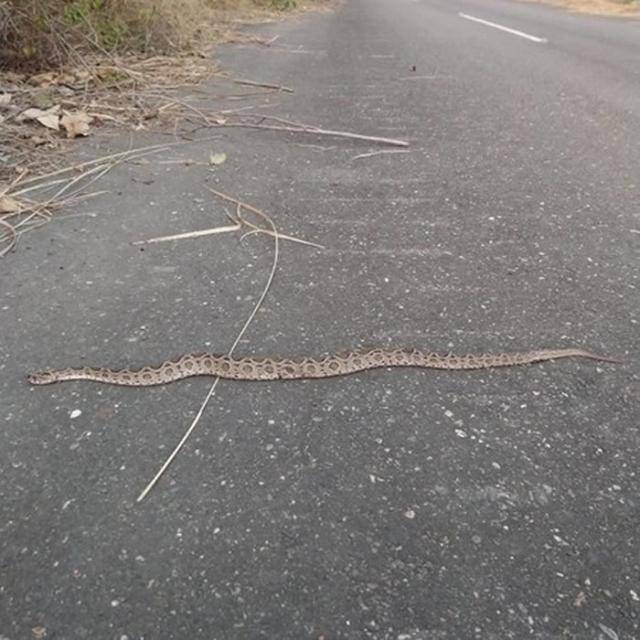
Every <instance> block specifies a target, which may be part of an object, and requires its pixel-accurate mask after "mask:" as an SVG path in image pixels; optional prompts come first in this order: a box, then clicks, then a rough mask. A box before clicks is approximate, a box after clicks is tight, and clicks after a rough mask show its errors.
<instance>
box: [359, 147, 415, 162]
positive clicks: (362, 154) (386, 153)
mask: <svg viewBox="0 0 640 640" xmlns="http://www.w3.org/2000/svg"><path fill="white" fill-rule="evenodd" d="M390 153H410V152H409V151H401V150H399V149H398V150H397V151H389V150H384V151H372V152H371V153H361V154H359V155H357V156H353V158H351V159H352V160H360V159H361V158H372V157H373V156H381V155H388V154H390Z"/></svg>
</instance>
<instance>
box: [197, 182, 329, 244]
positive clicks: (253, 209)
mask: <svg viewBox="0 0 640 640" xmlns="http://www.w3.org/2000/svg"><path fill="white" fill-rule="evenodd" d="M206 188H207V189H208V190H209V191H211V193H213V194H214V195H216V196H218V197H219V198H222V199H223V200H227V201H228V202H233V203H234V204H235V205H237V207H238V209H237V211H238V219H239V220H240V222H241V223H242V224H244V225H246V226H247V227H250V228H251V229H253V230H254V231H257V232H258V233H266V234H267V235H269V236H270V235H272V234H273V231H271V230H270V229H262V228H261V227H259V226H257V225H255V224H253V222H249V221H248V220H245V219H244V218H243V217H242V214H241V212H240V210H241V208H244V209H246V210H247V211H251V212H252V213H255V214H256V215H258V216H264V215H265V213H264V212H263V211H260V209H257V208H256V207H253V206H251V205H250V204H247V203H246V202H242V201H241V200H237V199H236V198H234V197H232V196H229V195H227V194H226V193H222V191H216V190H215V189H213V188H212V187H209V186H206ZM278 237H279V238H280V239H281V240H290V241H291V242H298V243H299V244H306V245H307V246H309V247H315V248H316V249H325V246H324V245H321V244H317V243H316V242H311V241H309V240H301V239H300V238H295V237H293V236H288V235H285V234H283V233H280V232H278Z"/></svg>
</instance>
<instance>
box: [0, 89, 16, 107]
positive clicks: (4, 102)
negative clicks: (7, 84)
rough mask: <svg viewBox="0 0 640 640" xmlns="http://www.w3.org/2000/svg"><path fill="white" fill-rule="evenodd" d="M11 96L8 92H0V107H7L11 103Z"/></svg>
mask: <svg viewBox="0 0 640 640" xmlns="http://www.w3.org/2000/svg"><path fill="white" fill-rule="evenodd" d="M12 97H13V96H12V95H11V94H10V93H3V94H0V109H3V108H4V107H8V106H9V104H10V103H11V98H12Z"/></svg>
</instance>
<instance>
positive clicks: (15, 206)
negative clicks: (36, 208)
mask: <svg viewBox="0 0 640 640" xmlns="http://www.w3.org/2000/svg"><path fill="white" fill-rule="evenodd" d="M21 208H22V207H21V206H20V203H19V202H18V201H17V200H16V199H15V198H12V197H11V196H2V197H1V198H0V213H15V212H16V211H20V209H21Z"/></svg>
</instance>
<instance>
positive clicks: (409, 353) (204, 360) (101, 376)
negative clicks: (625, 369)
mask: <svg viewBox="0 0 640 640" xmlns="http://www.w3.org/2000/svg"><path fill="white" fill-rule="evenodd" d="M570 357H580V358H590V359H591V360H599V361H602V362H620V360H617V359H615V358H609V357H605V356H599V355H596V354H594V353H591V352H589V351H584V350H582V349H542V350H539V351H526V352H521V353H501V354H480V355H466V356H455V355H440V354H437V353H429V352H425V351H419V350H417V349H371V350H363V351H348V352H346V353H341V354H337V355H332V356H329V357H326V358H323V359H314V358H305V359H304V360H288V359H271V358H264V359H258V358H235V359H234V358H231V357H229V356H219V355H214V354H211V353H202V354H188V355H185V356H182V357H181V358H179V359H178V360H169V361H167V362H164V363H162V364H161V365H160V366H159V367H143V368H142V369H138V370H131V369H121V370H118V371H116V370H113V369H104V368H92V367H82V368H69V369H58V370H53V369H51V370H47V371H42V372H39V373H34V374H31V375H30V376H29V377H28V381H29V382H30V383H31V384H34V385H43V384H52V383H54V382H62V381H65V380H93V381H95V382H104V383H107V384H113V385H123V386H128V387H149V386H153V385H159V384H167V383H169V382H174V381H176V380H182V379H183V378H190V377H192V376H214V377H220V378H226V379H230V380H294V379H301V378H331V377H334V376H344V375H349V374H352V373H357V372H358V371H365V370H366V369H378V368H387V367H420V368H424V369H448V370H463V369H465V370H468V369H491V368H495V367H510V366H516V365H524V364H531V363H533V362H543V361H546V360H556V359H558V358H570Z"/></svg>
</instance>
